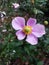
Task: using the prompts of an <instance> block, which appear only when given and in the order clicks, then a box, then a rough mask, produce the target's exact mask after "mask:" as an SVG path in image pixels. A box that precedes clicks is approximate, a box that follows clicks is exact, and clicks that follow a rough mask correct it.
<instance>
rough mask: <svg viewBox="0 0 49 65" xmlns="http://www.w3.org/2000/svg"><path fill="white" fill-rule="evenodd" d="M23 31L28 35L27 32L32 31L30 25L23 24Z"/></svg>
mask: <svg viewBox="0 0 49 65" xmlns="http://www.w3.org/2000/svg"><path fill="white" fill-rule="evenodd" d="M23 32H24V33H25V34H26V35H28V34H31V33H32V27H31V26H25V27H24V28H23Z"/></svg>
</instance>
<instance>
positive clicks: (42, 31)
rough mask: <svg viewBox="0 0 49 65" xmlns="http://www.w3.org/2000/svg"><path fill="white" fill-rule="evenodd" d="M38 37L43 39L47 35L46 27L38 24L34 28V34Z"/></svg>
mask: <svg viewBox="0 0 49 65" xmlns="http://www.w3.org/2000/svg"><path fill="white" fill-rule="evenodd" d="M32 33H33V34H34V35H35V36H36V37H41V36H43V35H44V34H45V27H44V25H42V24H36V25H35V26H34V27H33V32H32Z"/></svg>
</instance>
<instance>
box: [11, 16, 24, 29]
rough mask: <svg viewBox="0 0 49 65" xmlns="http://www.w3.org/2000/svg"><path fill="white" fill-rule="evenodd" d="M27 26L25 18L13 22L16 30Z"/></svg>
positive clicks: (17, 18)
mask: <svg viewBox="0 0 49 65" xmlns="http://www.w3.org/2000/svg"><path fill="white" fill-rule="evenodd" d="M24 26H25V19H24V18H23V17H15V18H14V19H13V20H12V27H13V28H14V29H15V30H20V29H22V28H23V27H24Z"/></svg>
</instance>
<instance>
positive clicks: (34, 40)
mask: <svg viewBox="0 0 49 65" xmlns="http://www.w3.org/2000/svg"><path fill="white" fill-rule="evenodd" d="M26 41H27V42H28V43H30V44H31V45H36V44H37V43H38V39H37V37H35V36H34V35H33V34H30V35H28V36H27V39H26Z"/></svg>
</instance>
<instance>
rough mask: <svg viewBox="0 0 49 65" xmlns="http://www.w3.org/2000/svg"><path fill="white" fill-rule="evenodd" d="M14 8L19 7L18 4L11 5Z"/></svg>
mask: <svg viewBox="0 0 49 65" xmlns="http://www.w3.org/2000/svg"><path fill="white" fill-rule="evenodd" d="M12 5H13V7H14V8H18V7H19V6H20V5H19V4H18V3H12Z"/></svg>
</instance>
